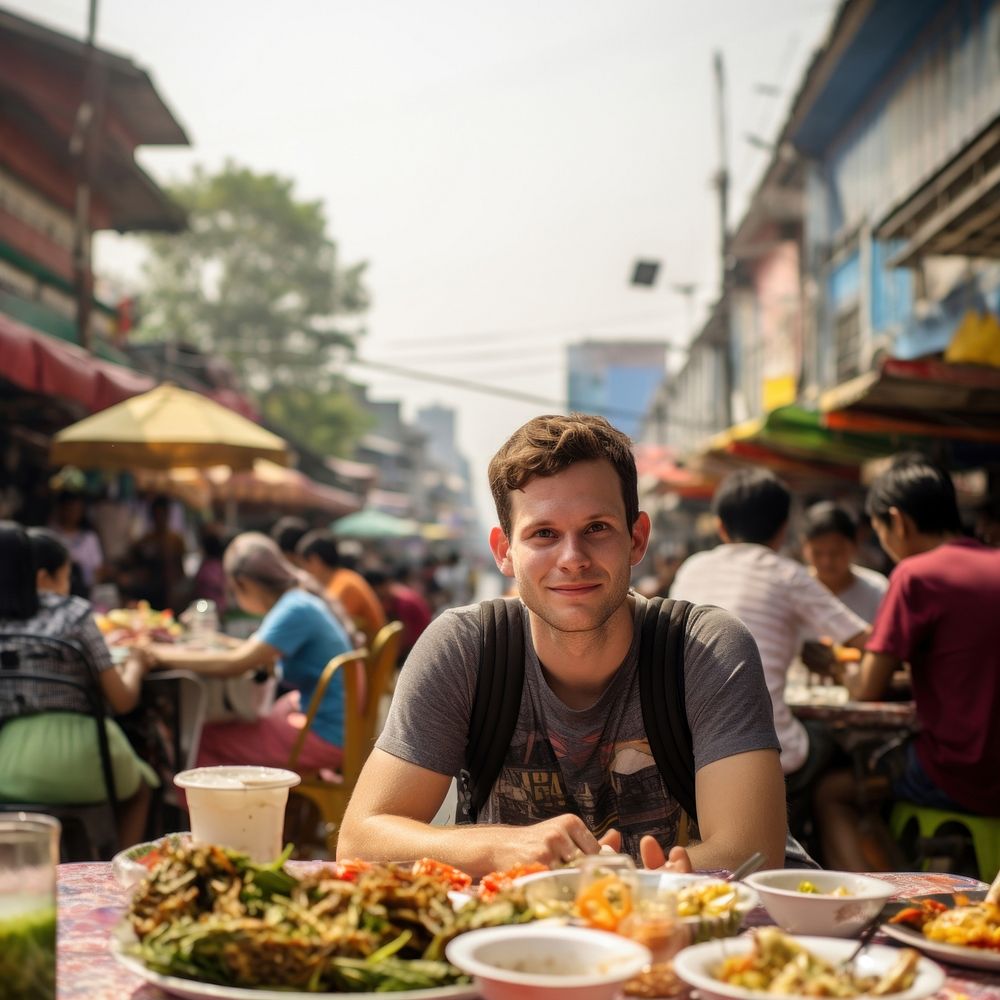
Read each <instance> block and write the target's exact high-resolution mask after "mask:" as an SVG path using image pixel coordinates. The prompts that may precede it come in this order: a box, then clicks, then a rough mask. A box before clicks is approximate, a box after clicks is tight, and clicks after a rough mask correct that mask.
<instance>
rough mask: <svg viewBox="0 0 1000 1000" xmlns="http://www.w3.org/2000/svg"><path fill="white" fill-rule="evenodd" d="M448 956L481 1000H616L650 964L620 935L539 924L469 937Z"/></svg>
mask: <svg viewBox="0 0 1000 1000" xmlns="http://www.w3.org/2000/svg"><path fill="white" fill-rule="evenodd" d="M446 954H447V957H448V961H449V962H451V964H452V965H455V966H457V967H458V968H459V969H461V970H462V971H463V972H465V973H467V974H468V975H470V976H472V977H473V978H474V979H475V981H476V987H477V989H478V990H479V993H480V995H481V996H482V997H483V1000H570V998H572V1000H612V998H613V997H616V996H617V995H618V994H619V993H620V992H621V989H622V986H623V985H624V984H625V983H626V982H627V981H628V980H629V979H632V978H633V977H634V976H636V975H637V974H638V973H639V972H640V971H642V969H644V968H645V967H646V966H647V965H649V963H650V959H651V955H650V952H649V949H648V948H644V947H643V946H642V945H641V944H637V943H636V942H635V941H631V940H630V939H628V938H625V937H621V936H620V935H618V934H608V933H607V932H605V931H595V930H589V929H588V928H585V927H560V926H557V925H552V924H537V923H535V924H519V925H514V926H506V927H487V928H484V929H482V930H477V931H469V932H468V933H467V934H461V935H459V936H458V937H456V938H455V939H454V940H452V941H451V942H449V944H448V947H447V949H446Z"/></svg>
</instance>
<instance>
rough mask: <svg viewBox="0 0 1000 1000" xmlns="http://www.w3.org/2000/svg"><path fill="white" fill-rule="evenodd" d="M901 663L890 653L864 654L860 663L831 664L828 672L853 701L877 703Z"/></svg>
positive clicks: (887, 688)
mask: <svg viewBox="0 0 1000 1000" xmlns="http://www.w3.org/2000/svg"><path fill="white" fill-rule="evenodd" d="M902 665H903V661H902V660H900V659H899V658H898V657H896V656H893V655H892V654H891V653H865V655H864V656H862V657H861V662H860V663H833V664H832V665H831V667H830V672H831V673H832V674H833V677H834V680H836V681H837V683H838V684H843V685H844V687H846V688H847V691H848V693H849V694H850V696H851V697H852V698H853V699H854V700H855V701H878V700H879V699H881V698H883V697H884V696H885V693H886V691H888V690H889V684H890V682H891V681H892V675H893V672H894V671H896V670H898V669H899V668H900V667H901V666H902Z"/></svg>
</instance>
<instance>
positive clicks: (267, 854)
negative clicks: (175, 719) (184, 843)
mask: <svg viewBox="0 0 1000 1000" xmlns="http://www.w3.org/2000/svg"><path fill="white" fill-rule="evenodd" d="M301 780H302V779H301V778H300V777H299V776H298V775H297V774H296V773H295V772H294V771H286V770H284V769H282V768H279V767H257V766H255V765H235V764H234V765H222V766H220V767H196V768H193V769H192V770H190V771H181V773H180V774H178V775H177V776H176V777H175V778H174V784H175V785H177V787H178V788H183V789H184V791H185V793H186V794H187V804H188V812H189V813H190V816H191V839H192V840H193V841H194V842H195V843H196V844H218V845H219V846H221V847H228V848H231V849H232V850H234V851H239V852H240V853H241V854H248V855H249V856H250V858H251V860H253V861H261V862H268V861H273V860H274V859H275V858H276V857H277V856H278V855H279V854H280V853H281V846H282V844H281V835H282V830H283V828H284V820H285V803H286V802H287V801H288V789H289V788H291V787H292V786H293V785H297V784H298V783H299V782H300V781H301Z"/></svg>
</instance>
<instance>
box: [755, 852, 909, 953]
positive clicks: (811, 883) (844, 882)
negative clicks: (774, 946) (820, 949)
mask: <svg viewBox="0 0 1000 1000" xmlns="http://www.w3.org/2000/svg"><path fill="white" fill-rule="evenodd" d="M746 882H747V885H750V886H752V887H753V888H754V889H756V890H757V893H758V894H759V895H760V898H761V902H762V903H763V904H764V908H765V909H766V910H767V912H768V913H769V914H770V915H771V918H772V919H773V920H774V922H775V923H776V924H777V925H778V926H779V927H780V928H782V930H786V931H788V932H789V933H790V934H818V935H823V936H827V937H854V935H856V934H858V933H859V932H860V931H861V930H863V929H864V928H865V927H866V926H867V925H868V924H869V923H871V921H872V920H874V919H875V918H876V917H877V916H878V915H879V912H880V911H881V909H882V907H883V906H885V903H886V901H887V900H888V899H889V897H890V896H891V895H892V892H893V888H892V886H891V885H890V884H889V883H888V882H885V881H883V880H882V879H879V878H872V877H871V876H869V875H858V874H857V873H855V872H837V871H804V870H803V869H801V868H779V869H775V870H773V871H766V872H756V873H755V874H753V875H748V876H747V878H746Z"/></svg>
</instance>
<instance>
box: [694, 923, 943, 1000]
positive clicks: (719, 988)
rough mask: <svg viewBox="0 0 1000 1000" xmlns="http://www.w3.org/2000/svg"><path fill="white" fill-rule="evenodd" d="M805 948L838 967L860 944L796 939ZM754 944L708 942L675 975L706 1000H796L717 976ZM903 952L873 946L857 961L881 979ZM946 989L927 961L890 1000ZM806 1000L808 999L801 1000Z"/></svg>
mask: <svg viewBox="0 0 1000 1000" xmlns="http://www.w3.org/2000/svg"><path fill="white" fill-rule="evenodd" d="M793 940H795V941H797V942H798V943H799V944H800V945H802V947H803V948H807V949H808V950H809V951H811V952H812V953H813V954H814V955H817V956H818V957H819V958H823V959H825V960H826V961H827V962H830V963H832V964H834V965H836V964H837V963H838V962H842V961H843V960H844V959H845V958H847V957H848V955H850V954H851V952H852V951H854V949H855V948H856V947H857V944H858V943H857V941H851V940H845V939H843V938H825V937H794V938H793ZM751 944H752V942H751V940H750V938H749V937H747V936H743V937H739V938H729V939H726V940H719V941H707V942H706V943H705V944H696V945H693V946H692V947H690V948H685V949H684V951H682V952H680V953H679V954H678V955H677V956H676V957H675V958H674V972H676V973H677V975H678V976H679V977H680V978H681V979H683V980H684V982H686V983H689V984H690V985H691V986H694V987H696V988H697V989H698V990H699V991H700V992H701V995H702V997H704V998H715V1000H796V998H795V997H794V996H793V995H792V996H781V997H779V996H778V995H776V994H773V993H764V992H762V991H758V990H746V989H743V988H742V987H739V986H731V985H729V983H724V982H721V981H720V980H718V979H716V978H715V976H714V975H713V972H714V970H715V969H717V968H718V967H719V966H720V965H721V964H722V962H723V960H725V959H726V958H731V957H735V956H738V955H745V954H746V953H747V952H749V951H750V948H751ZM898 959H899V949H898V948H890V947H888V946H887V945H878V944H873V945H869V946H868V948H866V949H865V951H863V952H862V953H861V954H860V955H859V956H858V957H857V959H855V968H856V969H857V971H858V972H860V973H862V974H867V975H881V974H882V973H884V972H886V971H888V970H889V969H890V968H892V966H893V965H895V964H896V961H897V960H898ZM943 985H944V970H943V969H942V968H941V966H939V965H937V964H936V963H934V962H931V961H930V960H928V959H926V958H921V959H920V961H919V962H918V963H917V975H916V978H915V979H914V981H913V985H912V986H911V987H910V988H909V989H908V990H903V991H902V992H900V993H893V994H891V995H890V1000H922V998H923V997H928V996H930V995H931V994H932V993H936V992H937V991H938V990H939V989H941V987H942V986H943ZM799 1000H805V998H799Z"/></svg>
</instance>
